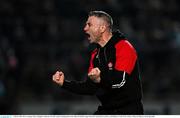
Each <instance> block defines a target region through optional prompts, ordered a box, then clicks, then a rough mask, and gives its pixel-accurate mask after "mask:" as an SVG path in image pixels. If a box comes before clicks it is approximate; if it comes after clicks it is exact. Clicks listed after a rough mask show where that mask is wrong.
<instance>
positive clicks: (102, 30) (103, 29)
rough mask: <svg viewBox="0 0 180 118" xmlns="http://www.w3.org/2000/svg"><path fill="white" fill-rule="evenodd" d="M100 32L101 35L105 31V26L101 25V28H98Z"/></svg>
mask: <svg viewBox="0 0 180 118" xmlns="http://www.w3.org/2000/svg"><path fill="white" fill-rule="evenodd" d="M100 30H101V32H102V33H104V32H105V31H106V26H105V25H102V26H101V27H100Z"/></svg>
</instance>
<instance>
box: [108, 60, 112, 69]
mask: <svg viewBox="0 0 180 118" xmlns="http://www.w3.org/2000/svg"><path fill="white" fill-rule="evenodd" d="M108 67H109V70H112V69H113V63H112V62H109V63H108Z"/></svg>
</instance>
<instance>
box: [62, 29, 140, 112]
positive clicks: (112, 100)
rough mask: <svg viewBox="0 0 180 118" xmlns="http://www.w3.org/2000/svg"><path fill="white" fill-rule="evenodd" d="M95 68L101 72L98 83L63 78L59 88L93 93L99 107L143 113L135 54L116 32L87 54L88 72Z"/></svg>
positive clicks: (124, 39)
mask: <svg viewBox="0 0 180 118" xmlns="http://www.w3.org/2000/svg"><path fill="white" fill-rule="evenodd" d="M95 67H98V68H99V69H100V71H101V82H100V83H99V84H96V83H94V82H92V81H91V80H90V79H89V78H87V80H85V81H81V82H77V81H67V80H65V82H64V84H63V88H65V89H67V90H69V91H71V92H74V93H78V94H86V95H94V94H95V95H96V96H97V97H98V99H99V100H100V101H101V104H102V106H101V109H105V110H110V109H111V110H112V109H119V110H120V113H124V114H142V113H143V107H142V103H141V99H142V91H141V83H140V81H141V80H140V74H139V69H138V62H137V53H136V51H135V49H134V48H133V46H132V45H131V44H130V43H129V42H128V41H127V40H126V38H125V37H124V36H123V35H122V34H121V33H120V32H115V33H113V36H112V38H111V39H110V40H109V42H108V43H107V44H106V45H105V46H104V47H100V46H99V45H98V46H97V48H96V49H95V50H94V51H93V52H92V53H91V59H90V65H89V71H90V70H91V69H92V68H95Z"/></svg>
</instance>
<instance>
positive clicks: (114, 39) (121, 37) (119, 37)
mask: <svg viewBox="0 0 180 118" xmlns="http://www.w3.org/2000/svg"><path fill="white" fill-rule="evenodd" d="M112 34H113V36H112V37H111V39H110V40H109V41H108V42H107V44H106V45H105V46H104V47H108V46H112V45H113V44H115V43H117V42H118V41H120V40H127V39H126V37H125V36H124V34H123V33H122V32H120V31H119V30H115V31H113V32H112ZM97 47H98V48H104V47H101V46H100V45H99V44H97Z"/></svg>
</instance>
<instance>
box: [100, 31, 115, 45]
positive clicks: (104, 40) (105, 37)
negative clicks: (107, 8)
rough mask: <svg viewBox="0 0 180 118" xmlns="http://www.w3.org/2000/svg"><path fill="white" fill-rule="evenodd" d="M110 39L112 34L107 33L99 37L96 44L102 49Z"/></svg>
mask: <svg viewBox="0 0 180 118" xmlns="http://www.w3.org/2000/svg"><path fill="white" fill-rule="evenodd" d="M111 37H112V33H111V32H108V33H104V34H103V35H102V37H101V40H100V41H99V42H98V44H99V45H100V46H101V47H104V46H105V45H106V44H107V42H108V41H109V40H110V39H111Z"/></svg>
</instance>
